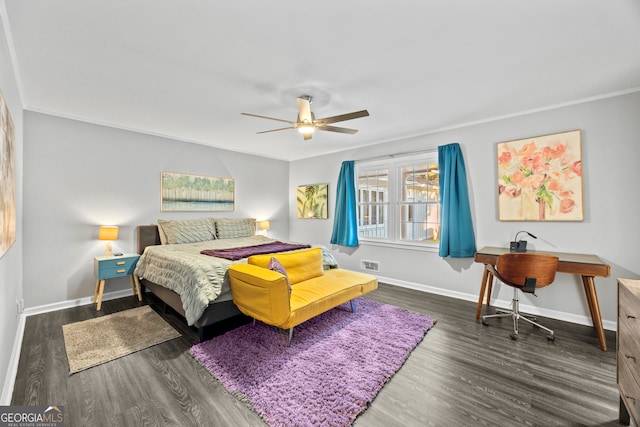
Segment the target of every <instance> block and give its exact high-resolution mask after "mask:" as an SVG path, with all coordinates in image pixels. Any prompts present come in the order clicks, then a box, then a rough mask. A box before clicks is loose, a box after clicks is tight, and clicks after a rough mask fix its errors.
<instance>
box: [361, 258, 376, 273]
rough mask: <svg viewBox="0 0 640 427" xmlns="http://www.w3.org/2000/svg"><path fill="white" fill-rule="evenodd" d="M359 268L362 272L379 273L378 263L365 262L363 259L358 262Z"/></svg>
mask: <svg viewBox="0 0 640 427" xmlns="http://www.w3.org/2000/svg"><path fill="white" fill-rule="evenodd" d="M360 266H361V268H362V269H363V270H367V271H380V263H379V262H378V261H367V260H366V259H363V260H360Z"/></svg>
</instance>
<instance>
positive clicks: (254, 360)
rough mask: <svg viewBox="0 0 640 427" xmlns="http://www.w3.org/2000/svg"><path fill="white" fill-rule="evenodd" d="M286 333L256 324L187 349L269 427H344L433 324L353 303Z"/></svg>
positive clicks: (419, 317) (413, 315) (368, 303)
mask: <svg viewBox="0 0 640 427" xmlns="http://www.w3.org/2000/svg"><path fill="white" fill-rule="evenodd" d="M355 306H356V311H355V313H352V312H351V308H350V306H349V303H346V304H343V305H341V306H339V307H337V308H335V309H333V310H330V311H328V312H326V313H324V314H321V315H319V316H317V317H315V318H313V319H311V320H309V321H307V322H305V323H302V324H301V325H298V326H296V328H295V331H294V335H293V341H292V342H291V346H290V347H287V337H288V332H281V331H279V330H277V329H275V328H273V327H271V326H268V325H265V324H263V323H260V322H255V324H248V325H244V326H241V327H239V328H237V329H234V330H232V331H230V332H227V333H226V334H224V335H221V336H218V337H215V338H213V339H211V340H209V341H205V342H203V343H199V344H195V345H194V346H193V347H191V355H192V356H193V357H195V358H196V359H197V360H198V361H200V363H202V365H204V367H205V368H207V370H209V372H211V374H212V375H213V376H214V377H216V378H217V379H218V380H220V382H221V383H222V384H223V385H224V386H225V388H226V389H227V390H228V391H230V392H231V393H233V394H234V395H235V396H236V397H238V398H239V399H241V400H244V401H245V402H246V403H248V404H249V405H250V406H251V407H252V408H253V409H254V410H255V411H256V412H257V413H258V414H259V415H260V416H261V417H262V418H263V419H264V420H265V421H266V422H267V423H269V425H270V426H272V427H277V426H287V427H291V426H350V425H351V424H352V423H353V422H354V420H355V419H356V417H357V416H358V415H359V414H360V413H362V412H364V411H365V410H366V409H367V406H368V405H369V404H370V403H371V401H373V399H374V398H375V396H376V395H377V394H378V392H379V391H380V389H382V387H383V386H384V385H385V383H386V382H387V381H389V379H390V378H391V377H392V376H393V374H394V373H395V372H396V371H397V370H398V369H400V367H401V366H402V365H403V363H404V361H405V360H406V359H407V357H408V356H409V354H410V353H411V351H412V350H413V349H414V348H415V346H416V345H418V343H419V342H420V341H421V340H422V339H423V338H424V336H425V334H426V333H427V331H428V330H429V329H431V327H432V326H433V325H434V324H435V322H436V320H435V319H434V318H432V317H430V316H425V315H423V314H419V313H414V312H410V311H406V310H403V309H401V308H398V307H394V306H391V305H387V304H380V303H377V302H375V301H371V300H367V299H364V298H358V299H357V300H356V301H355Z"/></svg>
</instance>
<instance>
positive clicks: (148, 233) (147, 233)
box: [138, 224, 161, 254]
mask: <svg viewBox="0 0 640 427" xmlns="http://www.w3.org/2000/svg"><path fill="white" fill-rule="evenodd" d="M160 244H161V243H160V233H158V226H157V225H155V224H151V225H139V226H138V253H139V254H142V253H143V252H144V248H146V247H147V246H154V245H160Z"/></svg>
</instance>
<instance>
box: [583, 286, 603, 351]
mask: <svg viewBox="0 0 640 427" xmlns="http://www.w3.org/2000/svg"><path fill="white" fill-rule="evenodd" d="M582 283H583V284H584V293H585V294H586V295H587V304H588V305H589V311H590V312H591V320H592V321H593V327H594V328H596V333H597V334H598V340H600V348H601V349H602V351H607V340H606V339H605V336H604V328H603V327H602V316H601V314H600V304H599V303H598V295H597V294H596V284H595V280H594V278H593V276H582Z"/></svg>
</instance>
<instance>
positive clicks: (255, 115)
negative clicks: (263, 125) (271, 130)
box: [240, 113, 296, 125]
mask: <svg viewBox="0 0 640 427" xmlns="http://www.w3.org/2000/svg"><path fill="white" fill-rule="evenodd" d="M240 114H242V115H243V116H250V117H257V118H259V119H267V120H275V121H277V122H284V123H289V124H290V125H294V124H295V123H296V122H292V121H289V120H282V119H276V118H273V117H267V116H259V115H257V114H249V113H240Z"/></svg>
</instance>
